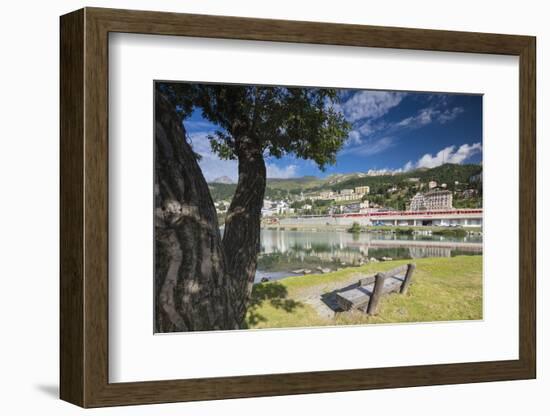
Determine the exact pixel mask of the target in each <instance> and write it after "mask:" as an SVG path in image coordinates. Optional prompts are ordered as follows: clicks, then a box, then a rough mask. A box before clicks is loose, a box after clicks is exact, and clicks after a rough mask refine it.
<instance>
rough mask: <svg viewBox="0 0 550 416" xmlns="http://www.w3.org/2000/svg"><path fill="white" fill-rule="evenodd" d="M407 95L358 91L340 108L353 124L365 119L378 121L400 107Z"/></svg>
mask: <svg viewBox="0 0 550 416" xmlns="http://www.w3.org/2000/svg"><path fill="white" fill-rule="evenodd" d="M405 95H406V94H405V93H400V92H386V91H358V92H356V93H355V94H353V96H352V97H351V98H350V99H348V100H347V101H346V102H345V103H343V104H342V105H341V106H340V108H341V109H342V111H343V112H344V115H345V116H346V118H347V120H348V121H349V122H351V123H353V122H355V121H357V120H361V119H363V118H369V119H376V118H380V117H382V116H383V115H384V114H386V113H387V112H388V111H389V110H390V109H392V108H393V107H395V106H396V105H398V104H399V103H400V102H401V100H402V99H403V98H404V97H405Z"/></svg>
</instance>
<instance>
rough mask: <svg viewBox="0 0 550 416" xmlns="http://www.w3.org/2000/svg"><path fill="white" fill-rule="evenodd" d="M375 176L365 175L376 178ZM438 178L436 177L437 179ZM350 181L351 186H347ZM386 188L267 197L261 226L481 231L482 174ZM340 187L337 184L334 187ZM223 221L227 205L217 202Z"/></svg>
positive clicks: (411, 179) (408, 180)
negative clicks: (466, 229) (459, 178)
mask: <svg viewBox="0 0 550 416" xmlns="http://www.w3.org/2000/svg"><path fill="white" fill-rule="evenodd" d="M373 176H375V175H368V176H367V175H365V176H364V177H370V178H372V177H373ZM434 176H436V175H434ZM348 182H349V181H348ZM390 182H394V183H388V184H387V185H385V186H384V185H376V186H374V187H372V188H374V192H371V186H369V185H359V186H355V187H353V188H352V187H349V188H347V187H345V188H341V189H336V188H338V186H333V187H332V188H335V189H330V188H329V189H326V188H325V189H321V190H308V189H305V190H300V191H299V193H298V192H296V190H293V192H288V193H287V194H286V195H284V196H282V197H279V198H275V197H270V196H269V195H268V196H266V198H265V199H264V202H263V207H262V226H263V227H273V226H279V227H291V228H292V227H295V228H298V229H302V228H303V227H307V228H312V229H315V228H324V227H331V226H333V227H340V228H341V227H347V226H350V225H353V223H357V224H359V225H360V226H366V227H369V226H390V227H391V226H394V227H406V226H411V227H418V226H424V227H427V226H441V227H445V226H448V227H467V228H469V229H472V228H476V229H481V227H482V216H483V209H482V204H481V199H482V173H481V172H478V173H475V174H473V175H471V176H469V177H468V179H467V181H461V180H453V181H451V182H450V183H446V182H438V181H437V180H435V179H433V178H430V179H427V180H422V179H421V178H419V177H415V176H410V177H407V178H402V179H401V180H398V181H395V180H394V181H390ZM336 185H338V182H337V183H336ZM215 205H216V210H217V213H218V215H219V216H221V217H222V218H223V215H224V214H225V213H226V211H227V207H228V206H229V201H226V200H219V201H215Z"/></svg>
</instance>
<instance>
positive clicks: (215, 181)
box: [211, 176, 235, 183]
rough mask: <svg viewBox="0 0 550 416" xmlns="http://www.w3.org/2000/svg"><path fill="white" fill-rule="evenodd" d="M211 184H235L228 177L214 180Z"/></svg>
mask: <svg viewBox="0 0 550 416" xmlns="http://www.w3.org/2000/svg"><path fill="white" fill-rule="evenodd" d="M211 183H235V182H234V181H233V179H231V178H230V177H229V176H220V177H219V178H216V179H214V180H213V181H212V182H211Z"/></svg>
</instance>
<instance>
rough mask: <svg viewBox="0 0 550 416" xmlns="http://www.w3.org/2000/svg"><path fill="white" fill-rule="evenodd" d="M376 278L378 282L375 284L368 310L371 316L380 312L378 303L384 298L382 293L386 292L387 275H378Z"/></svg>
mask: <svg viewBox="0 0 550 416" xmlns="http://www.w3.org/2000/svg"><path fill="white" fill-rule="evenodd" d="M375 278H376V281H375V282H374V290H373V291H372V295H371V297H370V300H369V307H368V309H367V313H368V314H369V315H376V312H377V310H378V302H379V300H380V298H381V297H382V292H383V290H384V281H385V280H386V274H385V273H378V274H377V275H376V276H375Z"/></svg>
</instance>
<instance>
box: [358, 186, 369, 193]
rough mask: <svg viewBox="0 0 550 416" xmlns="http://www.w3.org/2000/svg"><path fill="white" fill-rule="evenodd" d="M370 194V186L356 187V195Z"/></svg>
mask: <svg viewBox="0 0 550 416" xmlns="http://www.w3.org/2000/svg"><path fill="white" fill-rule="evenodd" d="M369 192H370V187H368V186H356V187H355V193H356V194H363V195H364V194H368V193H369Z"/></svg>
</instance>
